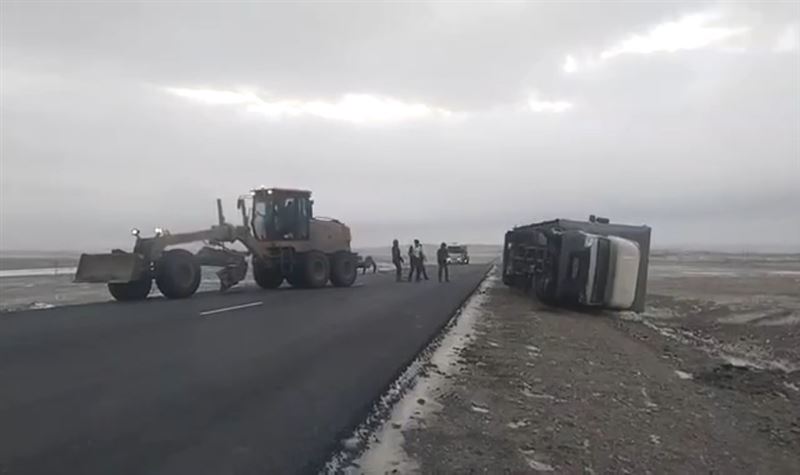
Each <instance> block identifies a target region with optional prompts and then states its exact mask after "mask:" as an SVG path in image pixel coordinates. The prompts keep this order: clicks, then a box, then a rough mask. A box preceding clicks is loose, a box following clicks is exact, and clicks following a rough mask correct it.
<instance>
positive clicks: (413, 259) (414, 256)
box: [392, 239, 450, 282]
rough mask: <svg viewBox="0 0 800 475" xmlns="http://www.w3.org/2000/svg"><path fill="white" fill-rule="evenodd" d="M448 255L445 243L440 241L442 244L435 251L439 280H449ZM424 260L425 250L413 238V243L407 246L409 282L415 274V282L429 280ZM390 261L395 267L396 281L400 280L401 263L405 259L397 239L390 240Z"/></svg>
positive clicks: (401, 272)
mask: <svg viewBox="0 0 800 475" xmlns="http://www.w3.org/2000/svg"><path fill="white" fill-rule="evenodd" d="M448 257H450V256H449V254H448V252H447V244H445V243H442V245H441V246H440V247H439V249H438V250H437V251H436V262H437V264H438V265H439V282H442V279H444V282H450V270H449V268H448ZM426 260H427V258H426V257H425V251H424V250H423V248H422V244H421V243H420V242H419V239H414V244H412V245H411V246H408V264H409V270H408V281H409V282H411V279H412V278H413V277H414V275H415V274H416V281H417V282H421V281H422V279H423V278H424V279H425V280H429V279H428V271H427V270H426V269H425V261H426ZM392 263H393V264H394V267H395V272H396V279H397V282H402V280H403V263H405V260H404V259H403V254H402V252H401V251H400V243H399V242H398V241H397V239H395V240H394V241H393V242H392Z"/></svg>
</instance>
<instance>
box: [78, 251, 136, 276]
mask: <svg viewBox="0 0 800 475" xmlns="http://www.w3.org/2000/svg"><path fill="white" fill-rule="evenodd" d="M148 270H149V265H148V263H147V262H146V261H145V259H144V257H142V256H141V255H139V254H132V253H129V252H112V253H108V254H81V259H80V261H79V262H78V270H77V272H75V280H74V281H75V282H91V283H101V282H102V283H107V282H110V283H120V284H121V283H125V282H133V281H137V280H140V279H141V278H142V277H143V276H144V275H145V274H146V273H147V272H148Z"/></svg>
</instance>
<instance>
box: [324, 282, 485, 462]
mask: <svg viewBox="0 0 800 475" xmlns="http://www.w3.org/2000/svg"><path fill="white" fill-rule="evenodd" d="M498 281H499V279H498V278H497V276H496V274H495V273H494V271H492V272H491V273H490V274H489V276H488V277H487V278H486V279H484V281H483V282H482V283H481V285H480V286H479V287H478V289H477V291H476V292H475V293H474V294H473V295H472V296H471V297H470V298H469V299H468V300H467V302H466V303H465V304H464V305H463V306H462V307H461V309H459V311H458V312H456V314H455V316H454V317H453V319H452V320H451V321H450V323H448V326H447V327H446V328H445V330H444V332H443V333H442V335H443V336H441V337H440V338H439V339H438V340H435V341H434V342H433V343H431V344H430V345H429V346H428V348H426V349H425V350H423V352H422V353H421V354H420V356H419V357H417V359H416V360H414V362H412V363H411V364H410V365H409V366H408V368H406V370H405V371H404V372H403V374H402V375H401V376H400V377H399V378H398V379H397V380H396V381H395V383H394V384H393V385H392V387H391V388H390V389H389V391H387V392H386V393H385V394H384V395H383V396H382V397H381V398H380V400H379V401H378V402H377V403H376V404H375V406H374V408H373V411H372V413H371V414H370V415H369V416H368V417H367V420H366V421H365V422H364V423H363V424H361V426H359V427H358V428H357V429H356V430H355V432H354V434H353V435H352V436H351V437H350V438H348V439H346V440H345V441H343V442H342V446H343V450H342V451H340V452H339V453H337V454H335V455H334V456H333V457H332V458H331V459H330V460H329V461H328V463H327V464H326V465H325V467H324V468H323V469H322V471H321V473H330V474H333V473H346V474H353V475H355V474H360V473H386V472H391V471H394V470H396V471H397V473H409V472H415V471H418V470H419V466H418V464H417V463H416V461H414V460H413V459H412V458H411V457H410V456H409V455H408V454H407V453H406V452H405V450H404V448H403V442H404V439H403V432H402V431H403V430H404V429H411V428H414V427H418V426H419V424H420V423H421V421H422V420H424V418H425V417H426V416H427V415H429V414H431V413H433V412H436V411H437V410H439V409H441V408H442V407H443V406H442V405H441V404H439V403H438V402H436V396H435V394H436V393H437V392H438V391H440V390H441V388H442V387H444V386H445V384H446V377H447V376H449V375H450V374H452V373H454V372H455V371H457V370H458V369H459V368H460V366H461V364H460V363H459V353H460V351H461V349H462V348H464V347H465V346H467V345H469V344H470V343H472V341H473V340H474V330H473V327H474V325H475V322H476V320H477V319H478V318H479V317H480V316H481V315H483V313H484V309H483V305H484V304H485V302H486V301H487V299H488V297H487V295H486V291H487V289H489V288H491V287H494V286H496V285H497V283H498ZM482 409H484V408H482ZM484 410H486V409H484ZM387 412H388V413H389V416H388V418H387V417H386V413H387ZM486 412H488V410H486Z"/></svg>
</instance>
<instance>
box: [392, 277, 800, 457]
mask: <svg viewBox="0 0 800 475" xmlns="http://www.w3.org/2000/svg"><path fill="white" fill-rule="evenodd" d="M487 297H488V301H487V302H486V304H485V305H484V312H483V315H481V316H480V318H478V319H477V321H476V324H475V332H474V333H475V338H474V341H472V343H471V344H468V345H466V346H465V347H464V348H462V349H461V351H460V352H459V353H460V361H461V363H462V367H461V370H460V371H459V372H457V374H455V375H453V376H452V377H449V378H447V382H446V383H445V384H444V386H443V387H441V388H438V389H437V390H436V391H433V392H432V394H431V397H432V399H433V400H431V401H422V403H424V405H425V406H427V407H435V408H436V409H435V410H427V411H417V413H416V414H412V415H411V416H410V417H411V418H412V419H416V421H415V423H414V424H408V423H407V422H405V421H393V422H392V424H393V426H394V427H396V428H397V430H398V431H400V432H402V446H403V449H404V452H406V453H407V455H408V456H409V457H410V458H411V459H412V460H413V461H414V466H415V467H416V468H417V469H418V470H419V471H421V472H423V473H463V472H482V471H488V472H491V473H500V472H512V473H519V472H535V471H556V472H560V473H599V472H619V473H649V472H654V471H655V472H661V473H664V472H666V473H697V472H707V471H713V472H720V473H757V472H767V473H798V472H800V457H798V456H797V454H798V453H800V393H798V392H797V391H796V390H794V389H792V388H793V387H796V384H797V383H798V381H794V379H797V376H798V375H797V374H793V375H790V376H789V378H790V379H786V376H785V375H784V376H778V375H764V374H761V375H760V376H759V377H761V378H764V377H769V378H771V379H770V382H769V383H768V384H760V385H758V386H757V387H758V388H761V389H760V390H746V385H745V386H737V387H735V388H729V387H725V385H724V384H718V383H719V378H723V379H724V378H725V377H726V376H725V375H724V374H721V372H724V371H726V369H725V368H726V366H725V365H721V364H719V362H714V361H710V360H707V359H706V360H702V357H701V356H699V355H697V354H689V353H687V352H691V351H693V350H691V349H689V348H682V347H676V345H674V344H673V343H674V342H671V341H669V340H667V339H665V337H664V336H663V335H660V334H659V333H658V332H656V331H654V330H652V329H650V328H647V327H645V326H644V325H642V324H641V323H639V322H636V321H621V320H619V318H617V317H612V316H608V315H597V314H594V315H589V314H581V313H575V312H569V311H564V310H558V309H550V308H546V307H543V306H541V305H539V304H537V303H535V302H533V301H531V300H530V299H528V298H526V297H525V296H523V295H521V294H519V293H516V292H515V291H512V290H509V289H507V288H505V287H503V286H499V285H494V286H492V287H490V288H489V289H487ZM687 365H689V366H690V367H687ZM714 374H717V376H719V378H717V379H715V378H714V377H713V375H714ZM693 375H694V376H693ZM791 378H794V379H791ZM762 383H763V381H762ZM751 389H752V388H751ZM393 466H394V467H397V466H398V462H397V461H392V460H389V461H387V463H386V467H387V468H388V469H387V470H386V471H387V472H392V470H393V469H392V467H393ZM394 470H397V469H394Z"/></svg>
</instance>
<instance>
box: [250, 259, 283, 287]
mask: <svg viewBox="0 0 800 475" xmlns="http://www.w3.org/2000/svg"><path fill="white" fill-rule="evenodd" d="M253 279H255V281H256V284H258V286H259V287H261V288H262V289H277V288H278V287H280V286H281V284H282V283H283V274H281V270H280V269H278V268H271V267H266V266H265V265H263V264H260V263H259V261H258V260H257V259H253Z"/></svg>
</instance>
